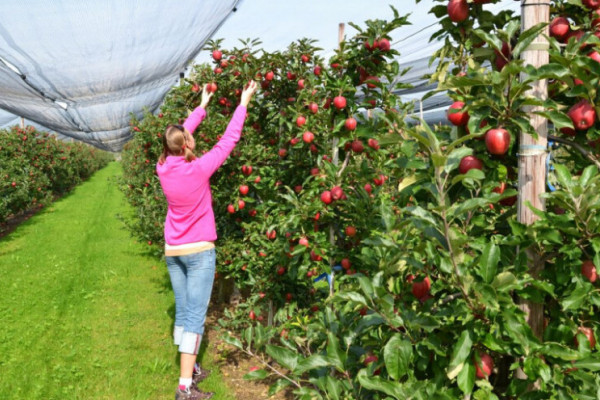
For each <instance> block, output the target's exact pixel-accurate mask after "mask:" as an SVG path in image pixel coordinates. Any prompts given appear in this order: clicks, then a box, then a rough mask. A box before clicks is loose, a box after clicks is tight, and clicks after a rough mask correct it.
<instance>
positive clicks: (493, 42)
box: [473, 29, 502, 52]
mask: <svg viewBox="0 0 600 400" xmlns="http://www.w3.org/2000/svg"><path fill="white" fill-rule="evenodd" d="M473 33H474V34H476V35H477V36H478V37H479V38H480V39H481V40H483V41H484V42H486V43H488V44H489V45H490V46H491V47H492V48H493V49H494V50H497V51H498V52H500V51H502V41H501V40H500V38H498V36H496V35H492V34H490V33H487V32H485V31H483V30H481V29H475V30H474V31H473Z"/></svg>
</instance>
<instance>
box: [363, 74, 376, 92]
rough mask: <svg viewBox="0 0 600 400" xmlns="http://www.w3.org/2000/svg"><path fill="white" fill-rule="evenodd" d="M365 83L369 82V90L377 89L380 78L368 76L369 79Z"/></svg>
mask: <svg viewBox="0 0 600 400" xmlns="http://www.w3.org/2000/svg"><path fill="white" fill-rule="evenodd" d="M365 82H367V87H368V88H371V89H373V88H376V87H377V82H379V78H378V77H376V76H368V77H367V79H365Z"/></svg>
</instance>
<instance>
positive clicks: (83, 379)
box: [0, 162, 233, 400]
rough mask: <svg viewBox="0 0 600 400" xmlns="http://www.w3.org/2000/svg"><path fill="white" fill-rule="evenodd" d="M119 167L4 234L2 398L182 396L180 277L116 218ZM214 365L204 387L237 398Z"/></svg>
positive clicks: (0, 248)
mask: <svg viewBox="0 0 600 400" xmlns="http://www.w3.org/2000/svg"><path fill="white" fill-rule="evenodd" d="M120 173H121V166H120V164H118V163H116V162H113V163H111V164H109V166H107V167H106V168H104V169H103V170H101V171H99V172H97V173H96V174H95V175H94V176H93V177H92V178H90V179H89V180H88V181H87V182H85V183H83V184H82V185H80V186H79V187H77V188H76V189H75V190H74V191H73V192H72V193H70V194H69V195H67V196H65V197H64V198H62V199H60V200H59V201H57V202H56V203H54V204H52V205H51V206H49V207H47V208H46V209H45V210H44V211H43V212H41V213H40V214H38V215H36V216H34V217H33V218H31V219H29V220H28V221H27V222H25V223H24V224H23V225H21V226H19V227H18V228H17V229H16V230H15V231H14V232H13V233H12V234H10V235H8V236H6V237H4V238H3V239H0V399H56V400H59V399H60V400H64V399H127V400H130V399H145V400H146V399H172V398H173V397H174V389H175V386H176V384H177V379H178V376H179V374H178V358H177V351H176V347H175V346H173V345H172V339H171V329H172V324H173V314H174V309H173V307H174V305H173V295H172V292H171V286H170V283H169V278H168V275H167V272H166V267H165V265H164V262H162V261H160V260H157V259H154V258H152V257H149V256H145V255H144V245H142V244H140V243H136V242H135V241H134V240H133V239H132V238H131V237H130V236H129V233H128V232H127V231H126V230H125V228H124V226H123V224H122V222H121V221H119V219H118V218H117V214H119V213H120V214H127V213H128V212H130V209H129V207H128V206H127V204H126V201H125V199H124V197H123V195H122V193H121V192H120V191H119V189H118V187H117V184H116V177H117V176H118V175H120ZM208 358H209V357H208V355H207V356H206V357H205V359H204V360H203V365H205V366H206V367H208V368H211V360H210V359H208ZM212 370H213V374H212V376H211V377H210V378H209V379H208V380H207V381H206V382H205V383H204V384H203V385H202V388H203V389H205V390H211V391H215V392H217V395H216V396H215V397H213V399H215V400H230V399H233V397H232V396H231V395H230V394H229V392H228V390H227V389H226V388H225V387H224V385H223V384H222V376H221V375H220V374H219V373H218V371H217V369H216V368H215V367H213V368H212Z"/></svg>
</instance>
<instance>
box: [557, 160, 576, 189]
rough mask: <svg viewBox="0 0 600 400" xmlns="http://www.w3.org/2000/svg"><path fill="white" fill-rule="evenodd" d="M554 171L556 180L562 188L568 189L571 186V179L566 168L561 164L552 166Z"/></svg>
mask: <svg viewBox="0 0 600 400" xmlns="http://www.w3.org/2000/svg"><path fill="white" fill-rule="evenodd" d="M554 170H555V171H556V173H555V174H556V179H558V181H559V182H560V184H561V185H562V186H563V187H565V188H570V187H571V186H573V179H572V177H571V173H570V172H569V170H568V169H567V167H565V166H564V165H561V164H554Z"/></svg>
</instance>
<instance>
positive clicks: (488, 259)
mask: <svg viewBox="0 0 600 400" xmlns="http://www.w3.org/2000/svg"><path fill="white" fill-rule="evenodd" d="M499 261H500V248H499V247H498V246H496V244H495V243H494V242H488V243H486V245H485V246H484V248H483V253H482V254H481V258H480V259H479V272H480V274H481V277H482V278H483V280H484V281H485V283H491V282H492V281H493V280H494V278H495V277H496V271H497V270H498V262H499Z"/></svg>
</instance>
